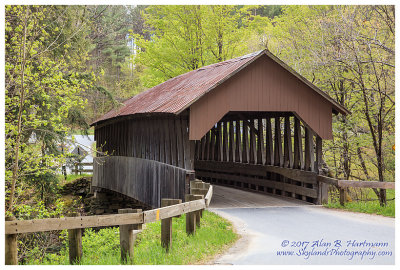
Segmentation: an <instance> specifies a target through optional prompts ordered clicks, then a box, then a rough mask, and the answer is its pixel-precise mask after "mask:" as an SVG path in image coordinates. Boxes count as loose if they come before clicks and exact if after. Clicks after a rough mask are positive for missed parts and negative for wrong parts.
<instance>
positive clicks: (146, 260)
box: [27, 211, 238, 265]
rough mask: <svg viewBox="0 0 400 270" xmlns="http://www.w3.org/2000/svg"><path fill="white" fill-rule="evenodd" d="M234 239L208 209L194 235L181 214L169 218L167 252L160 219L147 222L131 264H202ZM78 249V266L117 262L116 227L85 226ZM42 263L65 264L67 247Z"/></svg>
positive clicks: (226, 225)
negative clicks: (188, 233) (163, 243)
mask: <svg viewBox="0 0 400 270" xmlns="http://www.w3.org/2000/svg"><path fill="white" fill-rule="evenodd" d="M237 238H238V235H237V234H236V233H235V232H234V231H233V228H232V224H231V223H230V222H229V221H227V220H225V219H223V218H222V217H220V216H218V215H216V214H214V213H212V212H208V211H204V212H203V218H202V219H201V226H200V228H196V234H195V235H192V236H187V235H186V218H185V215H182V216H181V217H180V218H174V219H173V222H172V246H171V247H170V250H169V252H166V251H165V249H164V248H162V247H161V222H160V221H158V222H154V223H149V224H146V226H145V228H144V229H143V231H142V232H141V233H140V234H139V235H138V237H137V239H136V243H135V248H134V252H135V255H134V261H133V264H138V265H142V264H143V265H185V264H204V263H206V262H207V261H209V260H211V259H212V258H214V257H215V256H216V255H217V254H219V253H222V252H223V251H225V250H226V249H227V248H229V247H230V246H231V245H232V244H233V243H234V242H235V241H236V240H237ZM66 245H67V242H66ZM82 248H83V256H82V261H81V263H80V264H82V265H117V264H121V261H120V256H121V255H120V246H119V229H118V228H106V229H101V230H99V231H98V232H95V231H94V230H92V229H86V230H85V233H84V236H83V238H82ZM27 264H37V262H28V263H27ZM42 264H52V265H53V264H63V265H68V264H69V261H68V246H65V247H64V248H63V249H62V250H61V251H60V254H46V255H45V258H44V259H43V262H42ZM123 264H129V263H126V262H124V263H123Z"/></svg>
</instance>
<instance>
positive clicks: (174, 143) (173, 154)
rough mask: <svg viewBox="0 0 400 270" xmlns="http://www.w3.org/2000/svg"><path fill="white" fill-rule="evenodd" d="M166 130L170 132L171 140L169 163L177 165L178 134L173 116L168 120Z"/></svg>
mask: <svg viewBox="0 0 400 270" xmlns="http://www.w3.org/2000/svg"><path fill="white" fill-rule="evenodd" d="M168 123H169V124H168V130H169V134H170V141H171V164H172V165H174V166H177V167H178V166H179V165H178V148H177V147H178V146H177V140H178V134H177V131H176V130H177V127H176V125H175V120H174V119H173V118H171V119H169V120H168Z"/></svg>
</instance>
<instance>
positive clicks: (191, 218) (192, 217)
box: [185, 194, 196, 235]
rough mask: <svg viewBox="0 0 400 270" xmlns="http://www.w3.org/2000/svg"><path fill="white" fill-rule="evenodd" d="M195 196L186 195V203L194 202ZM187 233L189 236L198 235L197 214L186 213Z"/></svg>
mask: <svg viewBox="0 0 400 270" xmlns="http://www.w3.org/2000/svg"><path fill="white" fill-rule="evenodd" d="M194 200H195V199H194V195H193V194H186V195H185V202H189V201H194ZM186 233H187V234H188V235H190V234H195V233H196V213H195V212H190V213H186Z"/></svg>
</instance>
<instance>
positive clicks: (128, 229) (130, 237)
mask: <svg viewBox="0 0 400 270" xmlns="http://www.w3.org/2000/svg"><path fill="white" fill-rule="evenodd" d="M141 212H142V209H132V208H125V209H118V214H126V213H141ZM141 229H142V224H128V225H120V226H119V244H120V248H121V262H126V261H128V259H129V262H130V263H133V256H134V249H133V248H134V245H135V240H136V236H137V231H136V232H135V231H134V230H141Z"/></svg>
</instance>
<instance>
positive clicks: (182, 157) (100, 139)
mask: <svg viewBox="0 0 400 270" xmlns="http://www.w3.org/2000/svg"><path fill="white" fill-rule="evenodd" d="M94 136H95V141H96V147H97V149H99V150H100V151H102V152H104V153H106V154H107V155H111V156H127V157H137V158H143V159H149V160H155V161H159V162H162V163H166V164H169V165H173V166H176V167H180V168H184V169H187V170H193V161H194V141H189V123H188V118H187V117H183V116H177V117H173V116H171V117H166V116H164V117H143V118H134V119H127V120H121V121H116V122H110V123H107V124H106V125H102V126H96V127H95V133H94Z"/></svg>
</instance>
